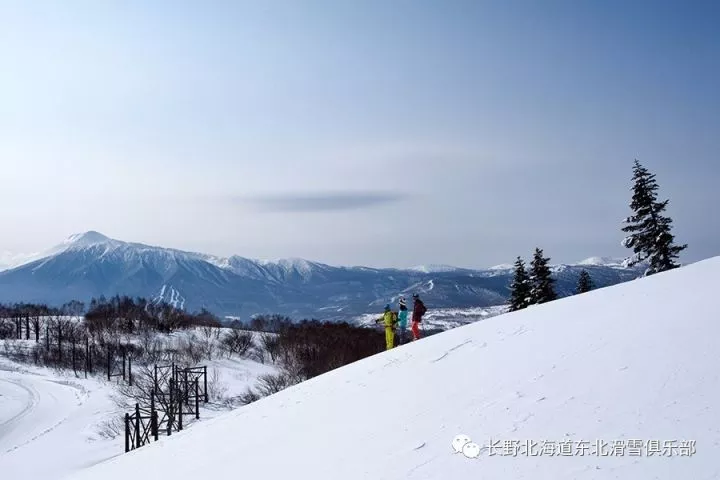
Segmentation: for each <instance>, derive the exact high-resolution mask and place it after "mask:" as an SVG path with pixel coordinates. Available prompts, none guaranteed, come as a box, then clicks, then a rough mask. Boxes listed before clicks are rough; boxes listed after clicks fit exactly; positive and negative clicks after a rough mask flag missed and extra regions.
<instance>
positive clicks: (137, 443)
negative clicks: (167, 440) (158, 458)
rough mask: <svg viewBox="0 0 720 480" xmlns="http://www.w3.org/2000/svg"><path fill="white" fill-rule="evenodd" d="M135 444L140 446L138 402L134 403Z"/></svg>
mask: <svg viewBox="0 0 720 480" xmlns="http://www.w3.org/2000/svg"><path fill="white" fill-rule="evenodd" d="M135 446H136V447H140V446H142V444H141V443H140V404H139V403H136V404H135Z"/></svg>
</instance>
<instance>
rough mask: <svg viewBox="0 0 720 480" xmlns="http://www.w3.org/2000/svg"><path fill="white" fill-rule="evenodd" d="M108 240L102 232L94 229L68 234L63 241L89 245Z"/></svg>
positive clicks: (77, 244)
mask: <svg viewBox="0 0 720 480" xmlns="http://www.w3.org/2000/svg"><path fill="white" fill-rule="evenodd" d="M108 241H110V238H109V237H106V236H105V235H103V234H102V233H100V232H96V231H95V230H89V231H87V232H84V233H76V234H73V235H70V236H69V237H68V238H67V239H66V240H65V241H64V242H63V243H64V244H72V245H75V246H89V245H96V244H98V243H105V242H108Z"/></svg>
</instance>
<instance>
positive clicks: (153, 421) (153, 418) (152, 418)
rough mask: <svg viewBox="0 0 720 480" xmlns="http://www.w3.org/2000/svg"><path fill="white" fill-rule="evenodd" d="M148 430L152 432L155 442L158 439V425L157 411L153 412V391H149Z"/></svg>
mask: <svg viewBox="0 0 720 480" xmlns="http://www.w3.org/2000/svg"><path fill="white" fill-rule="evenodd" d="M150 429H151V430H152V436H153V437H154V438H155V441H156V442H157V439H158V424H157V410H155V389H154V388H153V389H152V390H151V391H150Z"/></svg>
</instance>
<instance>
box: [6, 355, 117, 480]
mask: <svg viewBox="0 0 720 480" xmlns="http://www.w3.org/2000/svg"><path fill="white" fill-rule="evenodd" d="M104 393H105V392H102V391H96V392H92V391H90V390H88V389H87V388H86V387H85V386H83V385H82V384H81V383H80V382H75V381H73V379H71V378H68V379H63V378H52V377H48V376H43V375H36V374H32V373H29V372H19V371H12V370H3V369H0V472H3V478H9V479H16V478H17V479H23V480H35V479H37V480H40V479H51V478H57V475H58V474H59V472H67V471H71V470H74V469H76V468H80V467H82V466H84V465H87V464H88V462H98V461H101V460H103V459H106V458H109V457H110V456H111V455H112V454H111V453H110V451H109V449H112V451H113V453H115V452H120V451H121V450H120V448H121V447H120V443H121V442H122V437H120V438H119V439H117V441H110V442H108V441H100V442H96V443H92V442H93V441H94V440H98V439H97V437H96V433H97V423H99V422H100V421H102V420H109V419H110V418H111V417H110V415H113V414H115V412H114V410H115V408H116V407H115V405H114V404H113V403H112V401H111V400H110V399H109V398H108V396H107V395H105V394H104ZM89 442H90V443H89ZM58 447H61V448H58Z"/></svg>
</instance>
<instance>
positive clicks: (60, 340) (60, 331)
mask: <svg viewBox="0 0 720 480" xmlns="http://www.w3.org/2000/svg"><path fill="white" fill-rule="evenodd" d="M58 362H59V363H62V320H60V318H58Z"/></svg>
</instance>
